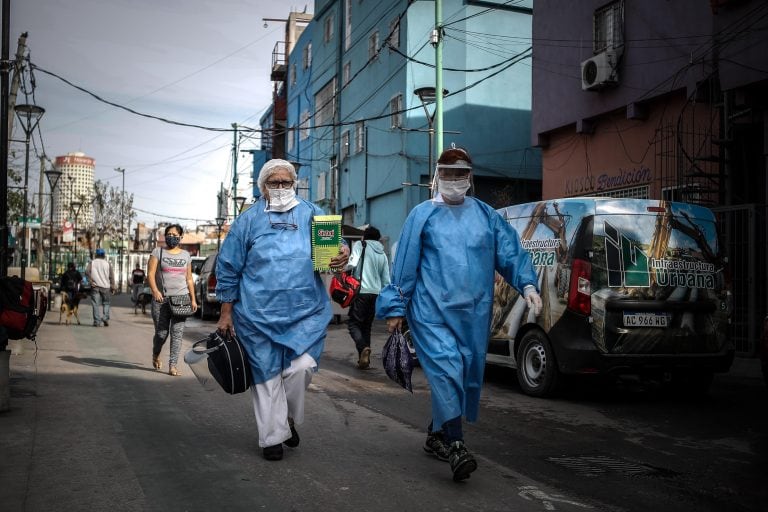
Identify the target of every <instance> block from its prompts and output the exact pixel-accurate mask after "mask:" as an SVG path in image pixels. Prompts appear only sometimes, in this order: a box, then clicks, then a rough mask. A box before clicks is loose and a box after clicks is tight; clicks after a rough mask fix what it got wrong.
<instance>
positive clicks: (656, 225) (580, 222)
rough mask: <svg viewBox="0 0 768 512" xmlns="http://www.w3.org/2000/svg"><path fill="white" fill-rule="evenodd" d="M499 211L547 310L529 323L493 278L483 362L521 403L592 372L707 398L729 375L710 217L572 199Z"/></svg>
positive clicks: (718, 258)
mask: <svg viewBox="0 0 768 512" xmlns="http://www.w3.org/2000/svg"><path fill="white" fill-rule="evenodd" d="M498 211H499V213H500V214H501V215H502V217H504V219H506V221H507V222H509V223H510V224H511V225H512V226H513V227H514V228H515V229H516V230H517V232H518V233H519V234H520V238H521V241H522V244H523V246H524V247H525V248H526V249H527V250H528V251H529V252H530V253H531V256H532V259H533V264H534V266H535V267H536V270H537V273H538V277H539V287H540V289H541V298H542V301H543V303H544V306H543V309H542V312H541V314H540V315H539V316H538V317H535V316H534V315H533V313H532V312H531V311H529V310H528V308H527V307H526V304H525V301H524V300H523V299H522V297H520V296H519V294H518V293H517V292H516V291H515V290H514V289H512V288H511V287H510V286H509V285H508V284H507V283H506V282H505V281H504V280H503V279H501V278H500V277H499V278H497V279H496V285H495V290H494V292H495V293H494V305H493V316H492V322H491V335H490V340H489V345H488V358H487V361H488V362H489V363H491V364H500V365H505V366H510V367H512V368H516V369H517V374H518V380H519V382H520V386H521V388H522V389H523V391H524V392H525V393H527V394H529V395H532V396H549V395H551V394H553V393H554V392H556V390H557V388H558V385H559V384H560V383H561V382H562V376H563V375H595V374H597V375H609V376H610V375H616V376H619V375H622V374H632V375H640V376H652V377H659V378H661V379H663V380H664V381H667V382H681V383H684V384H685V385H686V386H687V387H689V388H692V389H694V390H698V391H705V390H707V389H708V388H709V385H710V383H711V382H712V377H713V374H714V373H715V372H726V371H728V370H729V368H730V366H731V363H732V362H733V357H734V347H733V344H732V342H731V339H730V335H729V333H730V329H729V327H730V326H729V324H730V317H731V307H732V306H731V304H732V300H731V293H730V289H729V286H728V282H727V279H726V263H727V259H726V257H725V255H724V254H723V252H722V248H721V247H720V245H719V243H718V236H717V226H716V222H715V217H714V215H713V213H712V211H711V210H709V209H707V208H704V207H701V206H696V205H691V204H684V203H673V202H667V201H658V200H640V199H613V198H601V197H594V198H592V197H586V198H585V197H579V198H567V199H552V200H547V201H540V202H536V203H528V204H522V205H515V206H509V207H507V208H502V209H500V210H498ZM497 277H498V276H497Z"/></svg>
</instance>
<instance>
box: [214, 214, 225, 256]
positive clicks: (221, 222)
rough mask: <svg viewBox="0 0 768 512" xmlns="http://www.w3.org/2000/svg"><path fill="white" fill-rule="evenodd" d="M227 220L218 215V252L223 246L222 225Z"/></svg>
mask: <svg viewBox="0 0 768 512" xmlns="http://www.w3.org/2000/svg"><path fill="white" fill-rule="evenodd" d="M226 220H227V219H226V218H224V217H216V252H219V249H220V248H221V226H223V225H224V222H225V221H226Z"/></svg>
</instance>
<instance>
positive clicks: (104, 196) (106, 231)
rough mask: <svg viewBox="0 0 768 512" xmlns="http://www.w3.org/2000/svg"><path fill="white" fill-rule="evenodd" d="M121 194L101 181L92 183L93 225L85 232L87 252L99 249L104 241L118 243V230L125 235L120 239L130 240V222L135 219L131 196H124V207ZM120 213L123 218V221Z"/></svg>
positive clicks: (118, 190)
mask: <svg viewBox="0 0 768 512" xmlns="http://www.w3.org/2000/svg"><path fill="white" fill-rule="evenodd" d="M122 195H123V192H122V190H121V189H119V188H117V187H110V186H109V185H108V184H107V183H104V182H103V181H101V180H96V181H95V182H94V183H93V199H92V201H91V206H92V207H93V224H91V225H90V226H88V227H87V228H86V231H85V236H86V240H87V241H88V248H89V250H91V251H93V250H94V249H95V248H97V247H101V246H102V244H103V242H104V240H105V239H107V240H112V241H116V242H117V241H119V240H120V238H121V237H120V230H121V229H125V230H126V233H125V234H124V236H123V237H122V238H123V239H124V240H129V239H130V233H129V232H128V231H129V226H130V225H131V221H132V220H133V219H134V218H136V213H135V212H134V211H133V194H125V206H124V208H121V206H122V205H123V202H122ZM121 213H122V214H123V215H124V216H125V221H123V217H122V216H121Z"/></svg>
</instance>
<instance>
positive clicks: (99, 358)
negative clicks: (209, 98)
mask: <svg viewBox="0 0 768 512" xmlns="http://www.w3.org/2000/svg"><path fill="white" fill-rule="evenodd" d="M115 304H116V307H115V308H114V310H115V311H114V314H113V320H112V321H111V322H110V327H108V328H101V329H99V328H92V327H90V312H89V311H88V309H89V308H87V307H85V308H84V310H83V311H81V319H82V321H83V324H84V325H83V326H79V327H78V326H59V325H58V324H57V323H56V321H57V320H58V315H53V316H51V315H50V314H49V317H48V318H47V319H46V323H45V325H44V326H43V327H42V329H41V332H40V338H39V340H38V343H37V349H36V350H34V348H35V347H34V345H33V344H31V343H27V344H26V345H25V346H24V347H23V348H24V352H23V353H22V354H17V355H14V356H11V377H12V388H11V411H8V412H5V413H2V414H0V454H2V456H1V457H0V510H3V511H15V510H24V511H37V510H39V511H43V510H45V511H49V510H110V511H112V510H169V509H173V510H201V511H202V510H278V511H282V510H286V511H289V510H290V511H293V510H295V511H303V510H307V511H309V510H312V511H316V510H354V511H360V510H365V511H368V510H371V511H385V510H419V511H432V510H436V511H437V510H440V511H459V510H472V511H475V510H488V511H501V510H521V511H533V510H536V511H538V510H567V511H570V510H601V511H602V510H606V511H611V510H617V511H618V510H630V511H631V510H638V511H640V510H643V511H645V510H648V509H653V510H654V511H659V512H660V511H667V510H668V511H673V510H674V511H680V510H697V511H720V510H736V511H738V510H755V511H757V510H765V506H764V504H765V503H768V491H767V490H766V486H765V485H764V484H765V482H766V479H765V475H766V474H768V468H767V467H766V461H767V460H768V457H766V454H767V453H768V443H767V442H766V441H767V440H768V438H767V437H766V433H768V428H766V427H768V413H767V412H766V398H768V393H767V392H766V390H765V388H764V386H763V384H762V380H761V379H760V376H759V370H758V367H757V365H753V364H750V363H752V362H753V361H737V363H738V364H739V368H738V370H739V371H738V372H734V373H732V374H730V375H725V376H718V377H717V378H716V380H715V383H714V385H713V389H712V392H711V393H710V395H709V396H708V397H706V398H704V399H694V398H691V397H685V396H672V395H669V394H667V393H665V392H663V391H660V390H658V389H653V388H647V387H643V386H641V385H639V384H629V385H619V386H610V387H606V386H598V385H573V386H572V387H571V388H570V389H569V390H568V391H567V392H566V394H565V395H564V396H563V397H561V398H558V399H554V400H542V399H534V398H530V397H527V396H525V395H523V394H522V393H521V392H520V390H519V388H518V386H517V384H516V381H515V374H514V372H513V371H510V370H505V369H490V370H489V371H488V373H487V379H486V385H485V388H484V394H483V403H482V410H481V413H480V420H479V421H478V422H477V423H476V424H473V425H469V426H467V428H466V440H467V444H468V446H469V447H470V449H471V450H472V451H473V452H474V453H475V454H476V456H477V458H478V461H479V469H478V471H477V472H476V473H474V474H473V475H472V478H471V479H469V480H468V481H466V482H462V483H459V484H456V483H454V482H453V481H452V480H451V477H450V470H449V467H448V465H447V464H446V463H443V462H439V461H437V460H436V459H433V458H431V457H429V456H427V455H426V454H424V453H423V451H422V449H421V445H422V443H423V439H424V430H425V427H426V423H427V422H428V417H429V391H428V387H427V385H426V382H425V380H424V378H423V375H422V374H421V372H420V370H416V372H415V374H414V393H413V395H411V394H410V393H408V392H406V391H404V390H402V389H401V388H399V387H398V386H397V385H395V384H393V383H391V382H390V381H388V380H387V378H386V376H385V374H384V372H383V370H382V369H381V368H380V366H381V364H380V350H381V347H382V346H383V343H384V341H385V338H386V336H385V335H384V333H383V329H382V325H381V324H379V323H377V325H376V336H375V340H374V347H373V348H374V350H373V354H374V357H373V365H372V366H373V367H372V368H371V369H369V370H366V371H361V370H358V369H357V368H355V366H354V362H355V360H356V354H355V351H354V346H353V344H352V342H351V341H350V339H349V337H348V335H347V333H346V328H345V326H344V325H343V324H342V325H331V326H330V327H329V333H328V340H327V343H326V351H325V354H324V356H323V359H322V361H321V369H320V371H319V373H317V374H316V376H315V378H314V380H313V383H312V385H311V387H310V390H309V394H308V397H307V420H306V422H305V424H304V425H302V426H301V427H300V429H299V431H300V433H301V439H302V441H301V445H300V446H299V447H298V448H297V449H286V456H285V459H284V460H283V461H280V462H267V461H265V460H263V459H262V458H261V455H260V453H261V452H260V449H259V448H258V446H257V436H256V428H255V421H254V419H253V412H252V406H251V402H250V396H249V394H247V393H245V394H242V395H236V396H229V395H226V394H224V393H223V392H217V391H213V392H208V391H205V390H203V388H202V387H201V386H200V385H199V383H198V382H197V381H196V379H195V378H194V376H193V375H192V373H191V372H190V371H189V369H188V368H187V367H186V366H184V365H182V370H183V375H182V376H181V377H178V378H173V377H170V376H168V375H167V374H165V373H161V372H156V371H154V370H153V369H152V366H151V358H150V352H151V335H152V326H151V320H150V319H149V315H141V314H139V315H134V314H133V310H132V308H128V307H126V306H127V304H126V303H125V296H118V297H116V298H115ZM86 306H87V303H86ZM214 323H215V322H212V321H206V322H202V321H200V320H199V319H190V320H188V323H187V328H186V331H185V343H184V350H186V349H188V348H189V347H190V346H191V343H192V341H194V340H196V339H198V338H200V337H202V336H204V335H205V334H207V332H209V331H210V330H212V329H213V326H214ZM166 354H167V348H166V349H165V352H164V354H163V357H164V358H165V357H167V356H166ZM742 363H744V364H742Z"/></svg>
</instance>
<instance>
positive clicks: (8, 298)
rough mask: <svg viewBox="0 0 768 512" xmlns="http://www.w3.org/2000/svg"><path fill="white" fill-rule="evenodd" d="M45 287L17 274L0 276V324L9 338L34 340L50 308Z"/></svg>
mask: <svg viewBox="0 0 768 512" xmlns="http://www.w3.org/2000/svg"><path fill="white" fill-rule="evenodd" d="M43 290H44V289H42V288H38V289H35V288H34V287H33V286H32V283H30V282H29V281H24V280H23V279H21V278H20V277H17V276H8V277H2V278H0V325H2V326H3V327H4V328H5V331H6V332H7V334H8V338H10V339H12V340H20V339H22V338H29V339H30V340H34V339H35V336H36V335H37V329H38V328H39V327H40V324H41V323H42V322H43V318H44V317H45V313H46V311H47V310H48V297H47V296H46V294H45V293H44V291H43Z"/></svg>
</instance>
